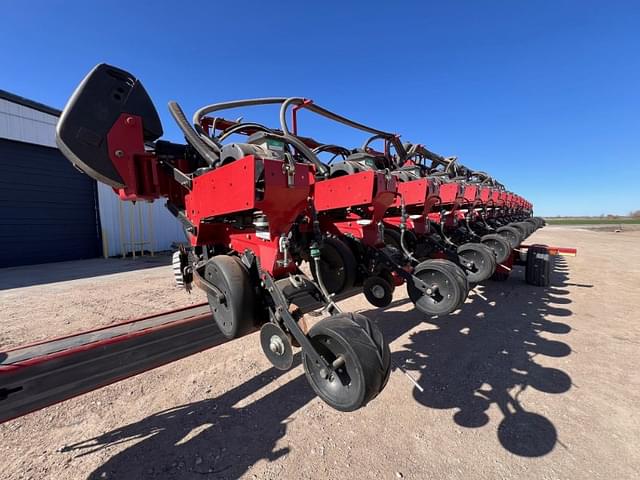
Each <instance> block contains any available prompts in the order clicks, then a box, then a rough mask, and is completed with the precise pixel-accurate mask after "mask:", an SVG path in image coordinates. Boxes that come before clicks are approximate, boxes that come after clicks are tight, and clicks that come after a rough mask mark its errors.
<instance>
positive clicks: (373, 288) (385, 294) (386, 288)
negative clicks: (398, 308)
mask: <svg viewBox="0 0 640 480" xmlns="http://www.w3.org/2000/svg"><path fill="white" fill-rule="evenodd" d="M362 291H363V293H364V296H365V298H366V299H367V300H368V301H369V303H370V304H371V305H373V306H374V307H378V308H384V307H386V306H388V305H389V304H390V303H391V300H392V298H393V286H392V285H391V284H390V283H389V282H388V281H387V280H385V279H384V278H382V277H379V276H377V275H374V276H372V277H367V278H366V279H365V280H364V283H363V284H362Z"/></svg>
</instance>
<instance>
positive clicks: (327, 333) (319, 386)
mask: <svg viewBox="0 0 640 480" xmlns="http://www.w3.org/2000/svg"><path fill="white" fill-rule="evenodd" d="M308 336H309V339H310V340H311V343H312V345H313V346H314V348H315V349H316V350H317V351H318V353H319V354H320V356H322V357H323V358H324V360H325V361H327V362H328V363H329V364H335V365H336V366H337V368H335V370H333V371H330V372H327V371H325V369H323V368H322V366H321V365H319V364H316V363H315V362H314V361H313V360H312V359H311V357H310V356H309V355H307V354H306V353H305V352H304V350H303V352H302V363H303V365H304V371H305V375H306V377H307V381H308V382H309V384H310V385H311V387H312V388H313V390H314V391H315V392H316V394H317V395H318V396H319V397H320V398H321V399H322V400H324V401H325V402H326V403H327V404H329V405H330V406H331V407H333V408H335V409H336V410H341V411H343V412H350V411H353V410H357V409H358V408H360V407H363V406H365V405H366V404H367V403H368V402H370V401H371V400H373V399H374V398H375V397H376V396H377V395H378V394H379V393H380V392H381V391H382V389H383V388H384V386H385V385H386V383H387V380H388V378H389V373H390V371H391V353H390V351H389V345H388V344H387V343H386V342H385V340H384V338H383V336H382V333H381V332H380V330H379V329H378V327H376V326H375V325H374V324H373V323H372V322H371V320H369V319H368V318H367V317H365V316H364V315H361V314H357V313H341V314H338V315H334V316H331V317H329V318H326V319H324V320H321V321H320V322H318V323H317V324H315V325H314V326H313V327H312V328H311V330H310V331H309V334H308Z"/></svg>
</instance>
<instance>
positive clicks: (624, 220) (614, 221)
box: [545, 216, 640, 225]
mask: <svg viewBox="0 0 640 480" xmlns="http://www.w3.org/2000/svg"><path fill="white" fill-rule="evenodd" d="M545 220H546V221H547V223H548V224H549V225H630V224H640V217H613V216H606V217H605V216H602V217H545Z"/></svg>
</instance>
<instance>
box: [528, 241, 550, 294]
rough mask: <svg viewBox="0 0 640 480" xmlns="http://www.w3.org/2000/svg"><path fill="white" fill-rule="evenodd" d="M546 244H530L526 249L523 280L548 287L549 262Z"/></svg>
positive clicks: (530, 283) (537, 285)
mask: <svg viewBox="0 0 640 480" xmlns="http://www.w3.org/2000/svg"><path fill="white" fill-rule="evenodd" d="M552 261H553V257H552V256H551V255H549V250H548V248H547V246H546V245H539V244H535V245H531V246H530V247H529V249H528V250H527V265H526V267H525V274H524V277H525V281H526V282H527V283H528V284H529V285H535V286H536V287H548V286H549V285H550V284H551V262H552Z"/></svg>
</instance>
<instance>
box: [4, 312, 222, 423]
mask: <svg viewBox="0 0 640 480" xmlns="http://www.w3.org/2000/svg"><path fill="white" fill-rule="evenodd" d="M227 341H228V339H227V338H225V337H224V336H223V335H222V334H221V333H220V331H219V330H218V328H217V327H216V325H215V322H214V320H213V318H212V317H211V313H210V310H209V307H208V306H207V305H206V304H201V305H196V306H194V307H189V308H185V309H180V310H176V311H172V312H168V313H163V314H160V315H155V316H150V317H145V318H142V319H137V320H131V321H128V322H124V323H119V324H116V325H113V326H110V327H105V328H100V329H97V330H92V331H89V332H83V333H80V334H77V335H71V336H68V337H64V338H59V339H55V340H50V341H45V342H41V343H36V344H33V345H29V346H26V347H20V348H17V349H14V350H9V351H6V352H0V423H2V422H5V421H7V420H11V419H12V418H16V417H19V416H21V415H25V414H27V413H29V412H33V411H35V410H39V409H41V408H44V407H47V406H49V405H53V404H54V403H58V402H61V401H64V400H67V399H69V398H72V397H75V396H77V395H81V394H83V393H86V392H89V391H91V390H95V389H97V388H100V387H103V386H105V385H109V384H111V383H114V382H117V381H119V380H123V379H125V378H127V377H131V376H133V375H137V374H139V373H142V372H144V371H147V370H150V369H152V368H156V367H159V366H161V365H165V364H167V363H170V362H173V361H175V360H179V359H181V358H184V357H187V356H189V355H192V354H194V353H197V352H200V351H202V350H205V349H207V348H211V347H215V346H217V345H220V344H222V343H225V342H227Z"/></svg>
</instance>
